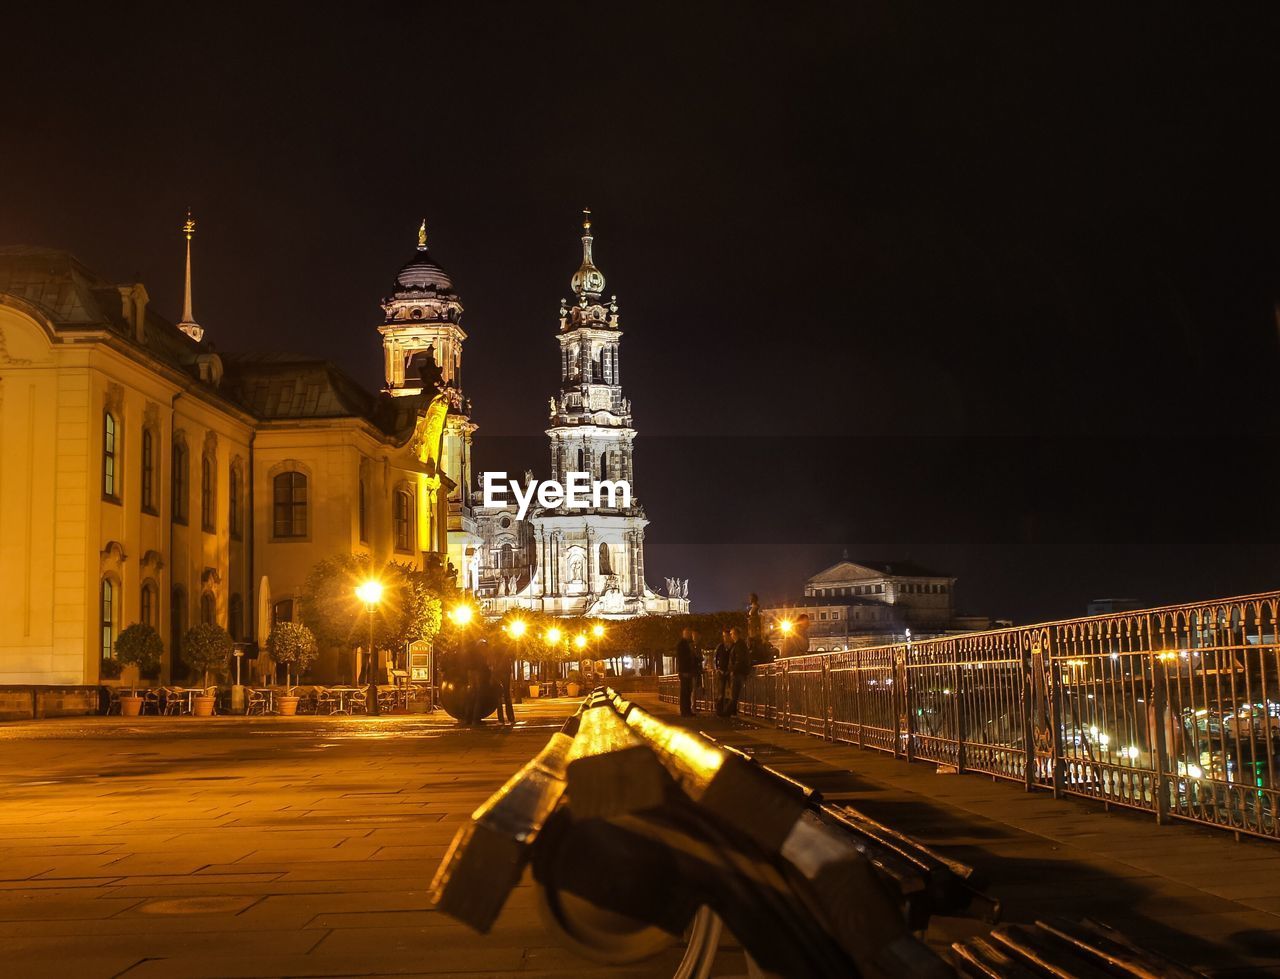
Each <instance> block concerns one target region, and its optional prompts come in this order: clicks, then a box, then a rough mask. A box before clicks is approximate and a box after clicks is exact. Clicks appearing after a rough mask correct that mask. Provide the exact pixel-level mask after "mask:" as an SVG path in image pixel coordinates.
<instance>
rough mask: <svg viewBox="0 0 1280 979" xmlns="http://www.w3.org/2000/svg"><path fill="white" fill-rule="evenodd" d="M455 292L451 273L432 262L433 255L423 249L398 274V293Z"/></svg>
mask: <svg viewBox="0 0 1280 979" xmlns="http://www.w3.org/2000/svg"><path fill="white" fill-rule="evenodd" d="M424 291H430V292H453V280H452V279H450V278H449V273H447V272H446V271H445V270H444V269H442V268H441V267H440V266H439V265H437V264H436V263H435V262H433V261H432V260H431V253H430V252H428V251H427V250H426V248H425V247H424V248H422V249H421V250H420V251H419V252H418V253H417V254H416V255H414V256H413V258H411V259H410V260H409V261H407V262H405V263H404V265H402V266H401V267H400V271H399V272H398V273H396V293H397V294H399V293H401V292H424Z"/></svg>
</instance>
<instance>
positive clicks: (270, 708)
mask: <svg viewBox="0 0 1280 979" xmlns="http://www.w3.org/2000/svg"><path fill="white" fill-rule="evenodd" d="M250 689H251V690H252V691H253V692H254V693H260V694H262V695H263V696H264V697H266V698H267V705H266V707H265V708H263V709H264V710H265V711H266V712H267V713H268V714H274V713H275V712H276V688H275V687H251V688H250Z"/></svg>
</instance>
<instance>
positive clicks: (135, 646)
mask: <svg viewBox="0 0 1280 979" xmlns="http://www.w3.org/2000/svg"><path fill="white" fill-rule="evenodd" d="M115 650H116V659H117V660H118V661H119V662H120V664H121V665H122V666H136V667H137V668H138V675H139V676H146V677H150V676H152V675H153V674H155V672H156V671H157V670H159V669H160V657H161V656H162V655H163V654H164V640H162V639H161V638H160V633H158V632H156V630H155V629H153V628H152V627H151V626H149V625H144V624H143V623H141V622H135V623H134V624H133V625H131V626H129V627H128V628H126V629H125V630H124V631H123V632H121V633H120V635H119V636H117V637H116V645H115ZM130 695H131V696H134V697H136V696H138V685H137V684H136V683H135V684H134V685H133V689H132V690H131V691H130Z"/></svg>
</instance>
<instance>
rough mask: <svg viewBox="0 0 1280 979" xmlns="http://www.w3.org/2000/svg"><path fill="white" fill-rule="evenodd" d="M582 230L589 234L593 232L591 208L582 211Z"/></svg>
mask: <svg viewBox="0 0 1280 979" xmlns="http://www.w3.org/2000/svg"><path fill="white" fill-rule="evenodd" d="M582 230H583V231H587V232H589V231H590V230H591V208H589V207H584V208H583V209H582Z"/></svg>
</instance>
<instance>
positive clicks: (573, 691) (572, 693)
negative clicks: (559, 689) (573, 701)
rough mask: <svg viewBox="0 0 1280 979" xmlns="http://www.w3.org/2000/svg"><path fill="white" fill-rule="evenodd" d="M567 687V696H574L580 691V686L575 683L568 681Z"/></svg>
mask: <svg viewBox="0 0 1280 979" xmlns="http://www.w3.org/2000/svg"><path fill="white" fill-rule="evenodd" d="M568 689H569V696H570V697H576V696H578V694H579V693H580V692H581V691H582V687H580V686H579V685H578V684H576V683H570V684H568Z"/></svg>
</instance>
